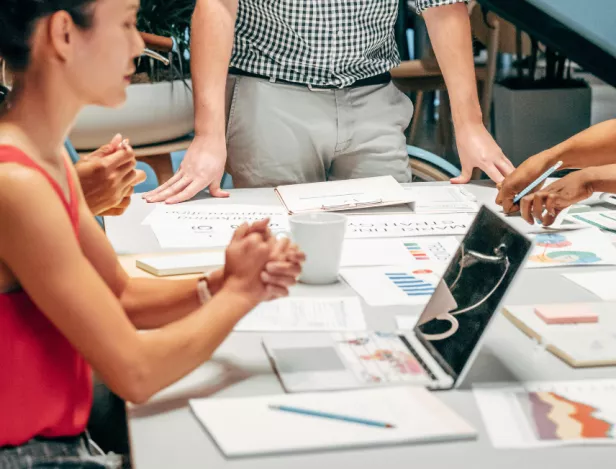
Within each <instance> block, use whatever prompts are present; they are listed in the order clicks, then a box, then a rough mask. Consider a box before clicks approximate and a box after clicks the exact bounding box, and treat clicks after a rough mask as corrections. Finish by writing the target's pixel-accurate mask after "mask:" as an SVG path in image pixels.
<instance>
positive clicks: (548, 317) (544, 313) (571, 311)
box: [535, 303, 599, 324]
mask: <svg viewBox="0 0 616 469" xmlns="http://www.w3.org/2000/svg"><path fill="white" fill-rule="evenodd" d="M535 314H536V315H537V316H539V317H540V318H541V319H542V320H543V322H545V323H546V324H581V323H589V322H599V315H598V314H597V313H596V312H594V311H593V310H592V309H591V308H590V307H589V306H588V305H586V304H583V303H582V304H571V303H569V304H560V305H540V306H536V307H535Z"/></svg>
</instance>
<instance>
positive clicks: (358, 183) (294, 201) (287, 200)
mask: <svg viewBox="0 0 616 469" xmlns="http://www.w3.org/2000/svg"><path fill="white" fill-rule="evenodd" d="M276 194H278V197H280V200H281V201H282V203H283V204H284V206H285V207H286V208H287V210H288V212H289V213H302V212H315V211H340V210H355V209H360V208H369V207H386V206H389V205H401V204H411V203H412V201H413V200H414V196H413V195H412V193H410V192H407V191H405V190H404V188H403V187H402V186H401V185H400V184H399V183H398V182H397V181H396V180H395V179H394V178H393V177H392V176H380V177H373V178H363V179H348V180H343V181H328V182H315V183H309V184H294V185H288V186H278V187H277V188H276Z"/></svg>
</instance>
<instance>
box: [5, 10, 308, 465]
mask: <svg viewBox="0 0 616 469" xmlns="http://www.w3.org/2000/svg"><path fill="white" fill-rule="evenodd" d="M138 6H139V5H138V2H137V0H46V1H44V2H41V1H39V0H3V1H2V7H0V57H2V58H3V59H4V60H6V62H7V64H8V66H9V67H10V69H11V72H12V75H13V77H14V83H13V89H12V91H11V93H10V94H9V95H8V97H7V98H6V99H5V102H4V103H3V104H2V105H1V110H0V416H1V417H0V468H5V467H10V468H12V467H28V468H36V467H39V466H41V465H44V467H63V465H64V466H66V467H72V468H74V467H80V464H81V465H83V466H84V467H86V466H87V467H113V464H116V463H115V462H113V461H112V460H111V459H110V458H108V457H107V456H105V455H94V454H93V452H91V451H90V449H89V446H88V445H87V440H86V439H85V438H84V437H83V432H84V430H85V426H86V422H87V420H88V416H89V413H90V407H91V402H92V377H91V369H94V370H95V371H96V372H97V373H98V374H99V375H100V376H101V378H102V379H103V380H104V381H105V382H106V384H107V385H108V386H109V387H110V388H111V390H113V391H114V392H115V393H116V394H118V395H119V396H120V397H122V398H123V399H125V400H128V401H132V402H135V403H141V402H144V401H146V400H147V399H148V398H149V397H150V396H152V395H153V394H154V393H156V392H157V391H159V390H161V389H162V388H164V387H166V386H168V385H170V384H172V383H173V382H175V381H176V380H178V379H179V378H181V377H182V376H184V375H186V374H187V373H189V372H190V371H192V370H193V369H195V368H196V367H197V366H199V365H200V364H201V363H203V362H204V361H206V360H208V359H209V358H210V357H211V355H212V353H213V352H214V351H215V349H216V348H217V347H218V345H219V344H220V343H221V342H222V341H223V340H224V338H225V337H226V336H227V335H228V334H229V333H230V332H231V330H232V329H233V327H234V325H235V324H236V323H237V321H239V320H240V319H241V318H242V317H243V316H244V315H245V314H246V313H247V312H249V311H250V310H251V309H253V308H254V307H255V306H256V305H257V304H258V303H259V302H261V301H264V300H267V299H272V298H275V297H280V296H283V295H286V294H287V293H288V291H287V288H288V287H289V286H290V285H292V284H294V283H295V279H296V277H297V276H298V275H299V272H300V269H301V262H302V261H303V254H302V253H300V252H299V251H298V249H297V248H296V247H295V246H293V245H290V243H289V242H288V241H277V240H275V239H274V238H273V237H272V236H271V234H270V233H269V231H268V229H267V222H266V221H263V222H259V223H256V224H254V225H252V226H248V225H244V226H242V227H240V228H239V229H238V230H237V232H236V233H235V235H234V237H233V240H232V241H231V243H230V245H229V247H228V248H227V252H226V265H225V267H224V268H223V269H220V270H217V271H214V272H212V273H211V274H209V275H208V276H207V277H204V278H201V279H199V280H183V281H167V280H157V279H131V278H129V277H128V276H127V274H126V273H125V271H124V270H123V269H122V267H121V266H120V264H119V263H118V260H117V257H116V255H115V253H114V252H113V249H112V248H111V246H110V244H109V243H108V241H107V239H106V238H105V236H104V233H103V232H102V231H101V230H100V228H99V226H98V225H97V224H96V222H95V221H94V219H93V217H92V214H91V213H90V212H89V210H88V208H87V206H86V204H85V202H84V198H83V194H82V192H81V189H80V188H79V185H78V182H77V180H76V178H75V175H74V172H73V168H72V167H71V165H70V164H68V163H67V162H66V161H65V160H64V158H63V156H62V155H63V150H62V149H63V141H64V138H65V137H66V135H67V134H68V133H69V130H70V126H71V123H72V122H73V121H74V120H75V118H76V116H77V114H78V113H79V111H80V109H81V108H82V107H83V106H85V105H88V104H97V105H105V106H116V105H119V104H121V103H122V102H123V101H124V99H125V89H126V86H127V85H128V84H129V82H130V76H131V74H132V73H133V70H134V59H135V58H136V57H137V56H139V55H140V54H141V53H142V50H143V43H142V41H141V39H140V37H139V34H138V33H137V31H136V29H135V22H136V13H137V9H138ZM143 329H151V331H150V332H149V333H148V334H140V333H139V332H138V331H139V330H143ZM97 464H98V466H97Z"/></svg>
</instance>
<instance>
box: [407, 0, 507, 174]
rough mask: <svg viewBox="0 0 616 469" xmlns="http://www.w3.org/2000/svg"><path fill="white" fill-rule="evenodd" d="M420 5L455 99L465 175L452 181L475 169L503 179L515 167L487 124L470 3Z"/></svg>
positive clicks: (437, 0)
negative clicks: (476, 74) (479, 91)
mask: <svg viewBox="0 0 616 469" xmlns="http://www.w3.org/2000/svg"><path fill="white" fill-rule="evenodd" d="M443 3H445V5H443ZM418 5H419V8H420V9H422V10H423V16H424V18H425V21H426V26H427V27H428V33H429V34H430V40H431V42H432V47H433V49H434V53H435V54H436V58H437V60H438V63H439V66H440V68H441V71H442V73H443V77H444V78H445V83H446V85H447V91H448V93H449V99H450V101H451V109H452V115H453V123H454V128H455V131H456V142H457V146H458V153H459V155H460V162H461V164H462V174H461V175H460V176H459V177H457V178H455V179H453V180H452V182H454V183H461V184H464V183H467V182H468V181H469V180H470V178H471V175H472V172H473V169H474V168H480V169H481V170H482V171H484V172H485V173H486V174H487V175H488V176H489V177H490V179H492V180H493V181H494V182H501V181H502V180H503V177H504V176H506V175H508V174H509V173H511V172H512V171H513V169H514V167H513V165H512V164H511V162H510V161H509V160H508V159H507V158H506V157H505V155H504V154H503V152H502V150H501V149H500V147H499V146H498V145H497V144H496V142H495V141H494V139H493V138H492V136H491V135H490V133H489V132H488V131H487V130H486V128H485V126H484V125H483V121H482V115H481V107H480V105H479V97H478V95H477V79H476V77H475V65H474V62H473V47H472V36H471V27H470V20H469V16H468V9H467V7H466V4H465V3H464V2H463V0H444V1H443V0H419V2H418Z"/></svg>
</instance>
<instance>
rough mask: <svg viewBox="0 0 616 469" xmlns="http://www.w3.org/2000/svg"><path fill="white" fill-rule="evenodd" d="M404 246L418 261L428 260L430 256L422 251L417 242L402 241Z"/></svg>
mask: <svg viewBox="0 0 616 469" xmlns="http://www.w3.org/2000/svg"><path fill="white" fill-rule="evenodd" d="M404 247H405V248H406V249H407V250H408V251H409V254H410V255H411V256H413V257H414V258H415V259H416V260H418V261H429V260H430V256H429V255H428V253H427V252H426V251H424V250H423V249H422V248H421V246H420V245H419V243H404Z"/></svg>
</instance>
